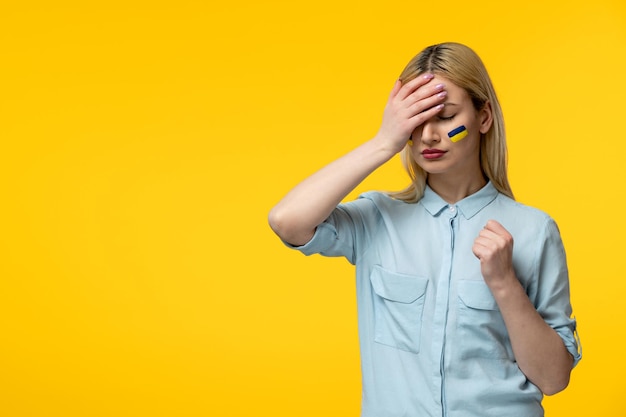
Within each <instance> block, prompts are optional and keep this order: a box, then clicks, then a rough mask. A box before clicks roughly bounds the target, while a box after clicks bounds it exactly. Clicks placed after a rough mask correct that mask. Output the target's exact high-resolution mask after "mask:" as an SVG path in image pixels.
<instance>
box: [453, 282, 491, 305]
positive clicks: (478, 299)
mask: <svg viewBox="0 0 626 417" xmlns="http://www.w3.org/2000/svg"><path fill="white" fill-rule="evenodd" d="M459 298H460V299H461V301H463V304H465V305H466V306H468V307H470V308H475V309H477V310H498V303H496V299H495V298H493V295H492V294H491V290H490V289H489V287H488V286H487V284H485V282H484V281H459Z"/></svg>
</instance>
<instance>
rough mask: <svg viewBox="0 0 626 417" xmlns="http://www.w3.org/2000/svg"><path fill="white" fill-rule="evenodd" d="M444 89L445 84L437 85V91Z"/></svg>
mask: <svg viewBox="0 0 626 417" xmlns="http://www.w3.org/2000/svg"><path fill="white" fill-rule="evenodd" d="M443 87H445V86H444V85H443V84H437V85H436V86H435V90H443Z"/></svg>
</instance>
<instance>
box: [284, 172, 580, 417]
mask: <svg viewBox="0 0 626 417" xmlns="http://www.w3.org/2000/svg"><path fill="white" fill-rule="evenodd" d="M490 219H494V220H496V221H498V222H500V223H501V224H502V225H503V226H504V227H505V228H506V229H507V230H508V231H509V233H511V235H512V236H513V239H514V248H513V266H514V269H515V272H516V274H517V277H518V279H519V281H520V282H521V284H522V286H523V287H524V289H525V290H526V294H527V295H528V297H529V298H530V300H531V301H532V303H533V304H534V306H535V308H536V309H537V311H538V312H539V313H540V314H541V316H542V317H543V318H544V320H545V321H546V322H547V323H548V324H549V325H550V326H551V327H552V328H553V329H554V330H555V331H556V332H557V333H558V334H559V335H560V336H561V338H562V339H563V343H564V344H565V346H566V347H567V349H568V350H569V352H570V353H571V354H572V356H573V357H574V365H575V364H576V363H578V361H579V360H580V358H581V354H580V350H579V346H578V340H577V337H576V329H575V328H576V322H575V320H574V319H573V318H571V313H572V309H571V306H570V294H569V280H568V272H567V264H566V259H565V251H564V249H563V244H562V242H561V237H560V234H559V231H558V228H557V226H556V224H555V222H554V221H553V220H552V219H551V218H550V217H549V216H548V215H546V214H545V213H543V212H541V211H539V210H537V209H534V208H531V207H528V206H524V205H522V204H520V203H517V202H515V201H514V200H512V199H510V198H508V197H506V196H505V195H503V194H500V193H499V192H498V191H497V190H496V189H495V188H494V186H493V185H492V184H491V183H488V184H487V185H486V186H485V187H483V188H482V189H481V190H480V191H478V192H476V193H475V194H473V195H471V196H469V197H467V198H465V199H463V200H461V201H459V202H458V203H457V204H454V205H451V204H448V203H446V202H445V201H444V200H443V199H442V198H441V197H439V196H438V195H437V194H436V193H435V192H434V191H433V190H432V189H430V188H428V187H427V188H426V191H425V194H424V197H423V198H422V199H421V200H420V201H419V202H418V203H416V204H409V203H405V202H403V201H399V200H394V199H392V198H390V197H388V196H387V195H385V194H382V193H378V192H369V193H365V194H363V195H361V196H360V197H359V199H357V200H355V201H351V202H348V203H342V204H340V205H339V206H338V207H337V208H336V209H335V210H334V211H333V212H332V214H331V215H330V217H329V218H328V219H327V220H326V221H325V222H324V223H322V224H321V225H319V226H318V227H317V230H316V232H315V235H314V237H313V238H312V239H311V241H309V242H308V243H307V244H306V245H304V246H300V247H297V248H296V249H298V250H300V251H302V252H303V253H304V254H306V255H310V254H314V253H319V254H322V255H324V256H344V257H346V258H347V259H348V261H350V262H351V263H352V264H354V265H356V288H357V303H358V326H359V343H360V349H361V371H362V388H363V396H362V407H361V410H362V414H361V415H362V417H431V416H432V417H435V416H436V417H442V416H444V417H490V416H493V417H504V416H511V417H540V416H543V408H542V406H541V400H542V398H543V394H542V393H541V391H540V390H539V388H537V387H536V386H535V385H533V384H532V383H531V382H530V381H529V380H528V379H527V378H526V376H525V375H524V374H523V373H522V372H521V370H520V369H519V368H518V366H517V363H516V361H515V356H514V354H513V350H512V348H511V342H510V340H509V336H508V332H507V329H506V327H505V325H504V321H503V319H502V315H501V314H500V311H499V310H498V305H497V304H496V301H495V299H494V297H493V296H492V294H491V291H490V289H489V287H487V285H486V284H485V282H484V280H483V277H482V275H481V272H480V262H479V260H478V259H477V258H476V257H475V256H474V254H473V253H472V245H473V242H474V239H475V238H476V237H477V236H478V233H479V232H480V230H481V229H482V228H483V227H484V226H485V224H486V223H487V221H488V220H490Z"/></svg>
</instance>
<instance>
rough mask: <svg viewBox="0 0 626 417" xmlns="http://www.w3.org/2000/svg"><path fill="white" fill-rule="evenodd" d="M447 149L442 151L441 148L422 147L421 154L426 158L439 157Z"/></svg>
mask: <svg viewBox="0 0 626 417" xmlns="http://www.w3.org/2000/svg"><path fill="white" fill-rule="evenodd" d="M446 152H447V151H443V150H441V149H424V150H423V151H422V156H423V157H424V158H426V159H439V158H441V157H442V156H443V155H444V154H445V153H446Z"/></svg>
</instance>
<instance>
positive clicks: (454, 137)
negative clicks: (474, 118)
mask: <svg viewBox="0 0 626 417" xmlns="http://www.w3.org/2000/svg"><path fill="white" fill-rule="evenodd" d="M465 136H467V129H466V128H465V126H459V127H457V128H456V129H452V130H451V131H449V132H448V137H449V138H450V140H451V141H452V142H458V141H460V140H461V139H463V138H464V137H465Z"/></svg>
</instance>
